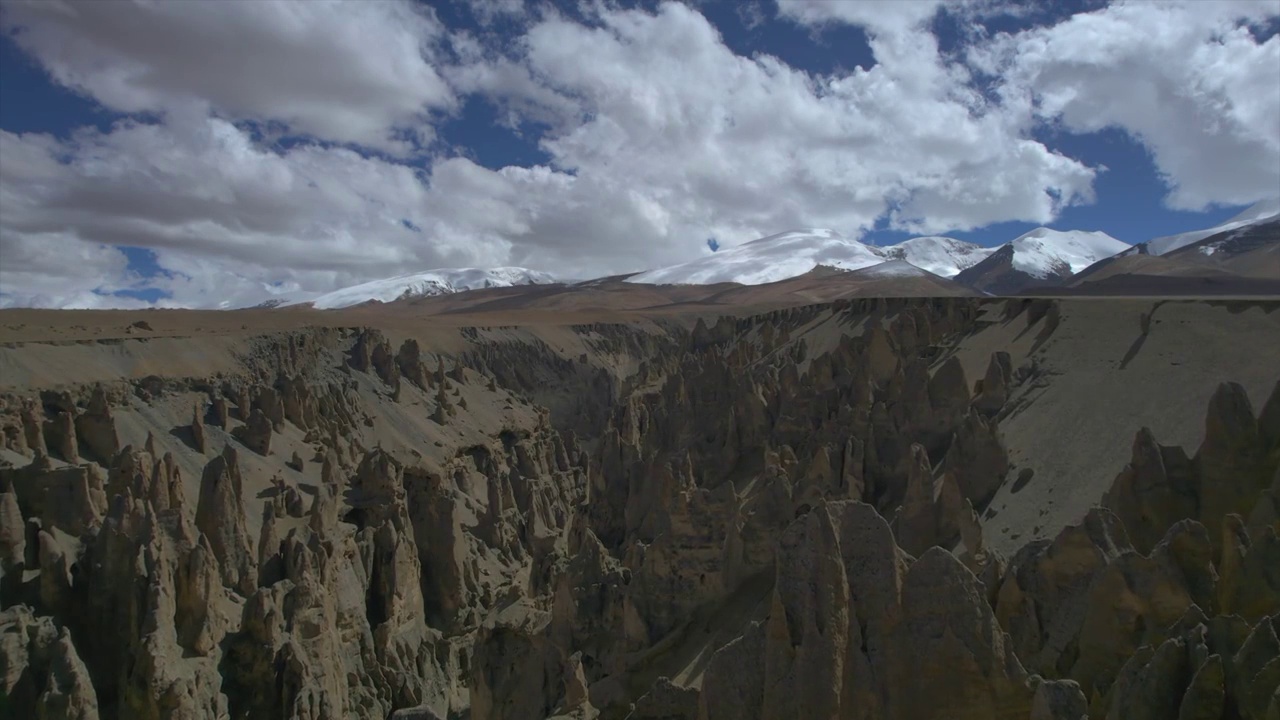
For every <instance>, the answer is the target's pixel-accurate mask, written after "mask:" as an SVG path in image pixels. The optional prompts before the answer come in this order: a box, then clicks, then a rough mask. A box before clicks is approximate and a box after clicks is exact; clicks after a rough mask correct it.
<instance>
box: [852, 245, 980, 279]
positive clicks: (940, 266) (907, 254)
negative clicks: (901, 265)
mask: <svg viewBox="0 0 1280 720" xmlns="http://www.w3.org/2000/svg"><path fill="white" fill-rule="evenodd" d="M873 250H875V251H876V252H877V253H879V254H880V256H881V257H884V258H886V259H888V260H905V261H907V262H909V263H911V264H912V265H915V266H916V267H918V268H922V269H924V270H928V271H929V272H931V273H933V274H934V275H941V276H942V277H955V276H956V275H958V274H960V271H961V270H964V269H965V268H968V267H972V266H974V265H977V264H978V263H979V262H982V260H983V259H984V258H986V257H987V256H988V255H990V254H991V253H993V252H995V248H987V247H982V246H981V245H975V244H973V243H967V242H964V241H963V240H956V239H955V238H949V237H936V236H930V237H917V238H911V239H910V240H904V241H902V242H900V243H898V244H897V245H886V246H884V247H877V248H873Z"/></svg>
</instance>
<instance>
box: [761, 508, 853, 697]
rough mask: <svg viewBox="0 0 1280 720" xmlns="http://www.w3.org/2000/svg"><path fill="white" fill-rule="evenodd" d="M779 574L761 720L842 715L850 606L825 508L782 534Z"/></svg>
mask: <svg viewBox="0 0 1280 720" xmlns="http://www.w3.org/2000/svg"><path fill="white" fill-rule="evenodd" d="M775 572H776V576H777V579H776V581H775V584H774V592H773V601H772V607H771V609H770V611H769V620H768V622H767V623H766V625H765V648H764V688H765V690H764V694H763V697H762V699H761V710H760V712H761V716H762V717H767V718H782V717H789V718H808V717H814V718H816V717H839V715H840V702H841V694H842V693H841V691H842V686H843V680H844V677H843V675H844V674H843V665H844V659H845V656H846V654H847V653H848V647H847V646H848V643H849V642H850V638H849V629H850V611H851V608H850V607H849V586H848V582H847V581H846V579H845V574H844V565H843V563H842V562H841V554H840V545H839V541H838V540H837V538H836V530H835V527H834V525H833V524H832V522H831V516H830V515H829V514H828V513H827V510H826V507H825V506H820V507H817V508H814V509H813V510H811V511H810V512H809V513H807V514H806V515H804V516H802V517H801V518H799V519H798V520H796V521H795V522H794V523H792V524H791V526H790V527H788V528H787V530H786V532H784V533H783V535H782V538H781V539H780V540H779V547H778V555H777V565H776V570H775ZM853 627H857V625H856V624H854V625H853ZM859 644H861V643H860V642H859Z"/></svg>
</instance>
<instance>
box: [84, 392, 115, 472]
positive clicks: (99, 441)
mask: <svg viewBox="0 0 1280 720" xmlns="http://www.w3.org/2000/svg"><path fill="white" fill-rule="evenodd" d="M75 427H76V432H75V436H76V437H77V438H78V439H79V442H80V443H82V444H83V445H84V447H85V449H87V450H88V451H89V454H90V455H91V456H92V457H93V458H94V459H95V460H98V461H99V462H102V463H108V462H110V461H111V459H112V458H114V457H115V456H116V453H118V452H120V438H119V436H118V435H117V434H116V422H115V418H113V417H112V415H111V406H110V405H108V404H107V394H106V391H104V390H103V389H102V386H101V385H99V386H97V387H95V388H94V389H93V395H92V396H91V397H90V398H89V406H88V407H87V408H86V409H85V411H84V412H83V413H81V414H80V415H77V416H76V418H75Z"/></svg>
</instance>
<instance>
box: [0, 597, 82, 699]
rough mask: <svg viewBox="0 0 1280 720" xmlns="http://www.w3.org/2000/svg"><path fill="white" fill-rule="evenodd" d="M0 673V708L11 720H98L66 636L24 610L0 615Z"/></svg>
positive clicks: (20, 607) (18, 608) (11, 609)
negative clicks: (0, 701)
mask: <svg viewBox="0 0 1280 720" xmlns="http://www.w3.org/2000/svg"><path fill="white" fill-rule="evenodd" d="M0 673H3V674H2V675H0V699H3V700H4V701H5V702H4V703H3V704H0V707H4V708H5V709H7V710H8V711H10V712H13V713H15V717H20V716H26V717H39V718H67V719H68V720H97V719H98V718H99V717H100V715H99V713H98V697H97V694H96V693H95V692H94V689H93V682H92V680H91V679H90V677H89V671H88V669H87V668H86V667H85V664H84V662H83V661H82V660H81V659H80V657H79V655H77V654H76V648H75V645H74V644H73V643H72V640H71V635H70V633H69V632H68V631H67V629H66V628H65V627H63V628H59V627H58V626H56V625H55V624H54V622H53V621H52V620H51V619H50V618H48V617H36V616H35V615H34V614H33V613H32V612H31V609H30V608H29V607H27V606H25V605H15V606H12V607H9V608H7V609H5V610H4V611H3V612H0ZM28 711H29V712H30V715H26V713H27V712H28Z"/></svg>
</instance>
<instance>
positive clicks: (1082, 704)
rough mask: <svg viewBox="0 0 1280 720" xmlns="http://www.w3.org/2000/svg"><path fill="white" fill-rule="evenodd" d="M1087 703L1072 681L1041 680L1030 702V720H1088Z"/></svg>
mask: <svg viewBox="0 0 1280 720" xmlns="http://www.w3.org/2000/svg"><path fill="white" fill-rule="evenodd" d="M1088 717H1089V703H1088V701H1086V700H1085V698H1084V693H1083V692H1081V690H1080V684H1079V683H1077V682H1076V681H1074V680H1042V681H1040V684H1039V685H1037V686H1036V693H1035V696H1034V697H1033V698H1032V700H1031V720H1088Z"/></svg>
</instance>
